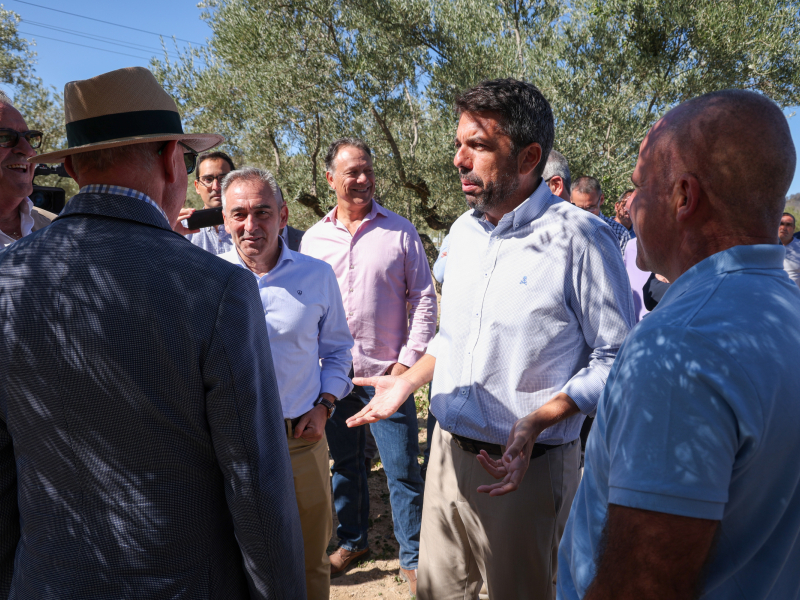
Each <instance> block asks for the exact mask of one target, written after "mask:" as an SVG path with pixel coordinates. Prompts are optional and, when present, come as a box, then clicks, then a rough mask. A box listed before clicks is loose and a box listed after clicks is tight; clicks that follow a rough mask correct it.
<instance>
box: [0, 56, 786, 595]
mask: <svg viewBox="0 0 800 600" xmlns="http://www.w3.org/2000/svg"><path fill="white" fill-rule="evenodd" d="M64 103H65V122H66V129H67V137H68V142H69V144H68V146H69V147H68V148H67V149H65V150H60V151H56V152H49V153H46V154H42V155H38V156H37V155H36V149H37V148H38V147H39V146H40V144H41V140H42V134H41V132H37V131H29V130H28V129H27V125H26V123H25V120H24V118H23V116H22V115H21V114H20V113H19V112H18V111H17V110H16V109H15V108H14V107H13V105H12V104H11V102H10V101H9V100H8V99H7V98H0V234H1V235H0V240H1V241H2V242H3V245H4V246H5V249H4V250H2V251H0V314H2V327H3V336H2V338H0V364H2V365H3V370H2V372H0V597H3V598H5V597H11V598H19V599H34V598H35V599H49V598H87V599H91V598H122V597H126V598H127V597H141V598H187V599H188V598H209V599H210V598H220V599H222V598H265V599H266V598H290V599H295V598H298V599H299V598H310V599H314V600H316V599H323V598H328V597H329V595H330V580H331V578H332V577H336V576H339V575H342V574H343V573H345V572H346V571H347V569H349V568H351V567H352V566H353V565H354V564H357V563H358V561H359V560H362V559H363V558H365V557H366V556H367V553H368V552H369V543H368V542H369V526H370V521H369V491H368V486H367V465H368V456H367V454H366V452H367V438H368V433H367V429H366V427H365V425H367V424H368V425H370V430H371V432H372V435H374V440H375V443H376V444H377V447H378V450H379V451H380V456H381V461H382V463H383V467H384V470H385V473H386V476H387V483H388V487H389V495H390V503H391V508H392V519H393V524H394V533H395V537H396V538H397V541H398V542H399V545H400V573H399V575H400V576H402V577H403V578H404V579H405V580H406V581H407V582H408V587H409V592H410V593H411V594H416V595H417V597H419V598H421V599H423V600H449V599H456V598H458V599H463V598H469V599H477V598H486V597H488V598H492V599H494V600H498V599H515V598H519V599H523V598H524V599H547V600H549V599H552V598H555V597H558V598H563V599H564V600H572V599H577V598H587V599H589V600H598V599H604V598H616V599H628V598H630V599H633V598H636V599H641V598H658V599H670V598H695V597H703V598H720V599H721V598H734V597H741V598H748V599H761V598H764V599H766V598H775V599H778V598H780V599H783V598H795V597H798V596H799V595H800V572H798V570H797V569H796V568H794V566H793V565H796V564H797V563H798V560H800V542H799V541H798V540H799V539H800V472H798V470H797V469H793V468H792V464H793V463H792V461H793V459H794V457H795V456H796V455H797V454H798V453H799V452H800V438H798V436H796V435H794V431H793V426H794V423H795V422H797V419H798V417H800V402H798V399H800V398H798V390H800V370H798V369H797V368H796V367H797V358H798V356H800V288H799V287H798V286H800V250H798V244H800V241H798V240H797V238H796V237H795V236H796V234H795V219H794V217H793V216H792V215H791V214H789V213H786V212H783V211H784V203H785V200H784V199H785V194H786V191H787V189H788V187H789V184H790V183H791V180H792V177H793V175H794V169H795V163H796V154H795V148H794V145H793V143H792V140H791V136H790V135H789V130H788V126H787V123H786V119H785V117H784V116H783V114H782V112H781V111H780V109H779V108H778V107H777V106H776V105H775V104H774V103H773V102H772V101H770V100H769V99H768V98H766V97H764V96H763V95H760V94H757V93H754V92H747V91H741V90H725V91H720V92H714V93H711V94H707V95H704V96H701V97H698V98H695V99H693V100H690V101H688V102H686V103H684V104H681V105H680V106H678V107H676V108H675V109H673V110H671V111H670V112H668V113H667V114H666V115H665V116H664V117H662V118H661V119H660V120H659V121H658V122H657V123H656V124H655V125H654V126H653V128H652V129H651V130H650V131H649V132H648V134H647V136H646V138H645V139H644V141H643V142H642V145H641V148H640V153H639V158H638V161H637V164H636V168H635V170H634V172H633V175H632V178H631V180H632V183H633V186H634V187H633V189H631V190H628V191H626V192H625V193H624V194H622V196H621V197H620V198H619V199H618V200H617V201H616V202H615V204H614V212H615V216H614V217H607V216H605V215H603V214H602V213H601V212H600V207H601V206H602V205H603V203H604V200H605V197H604V194H603V191H602V188H601V185H600V182H599V180H598V179H597V178H595V177H591V176H582V177H579V178H577V179H575V180H574V181H573V180H572V177H571V174H570V170H569V166H568V162H567V160H566V158H565V157H564V156H563V155H561V154H560V153H558V152H557V151H555V150H553V146H554V143H555V139H554V136H555V130H554V123H553V115H552V111H551V109H550V105H549V103H548V102H547V100H546V99H545V98H544V96H543V95H542V94H541V92H540V91H539V90H538V89H537V88H536V87H534V86H533V85H531V84H529V83H525V82H521V81H517V80H513V79H502V80H492V81H486V82H482V83H480V84H478V85H476V86H474V87H472V88H470V89H467V90H465V91H463V92H462V93H461V94H460V95H459V96H458V98H457V100H456V103H455V109H456V112H457V114H458V117H459V121H458V128H457V131H456V135H455V149H454V159H453V162H454V166H455V168H456V170H457V173H458V177H459V179H460V182H461V187H462V191H463V193H464V196H465V198H466V201H467V204H468V206H469V210H467V211H466V212H465V213H464V214H463V215H461V217H460V218H459V219H458V220H457V221H456V222H455V223H454V224H453V226H452V228H451V230H450V232H449V234H448V236H447V238H445V240H444V242H443V244H442V248H441V251H440V257H439V260H437V261H436V264H435V265H434V267H433V275H434V276H435V277H436V279H437V280H438V281H440V282H442V283H443V286H442V296H441V303H440V309H441V317H440V320H439V326H438V330H437V315H438V311H439V308H438V307H437V299H436V294H435V291H434V286H433V279H432V274H431V269H430V268H429V265H428V262H427V258H426V255H425V251H424V249H423V246H422V243H421V241H420V238H419V235H418V234H417V232H416V230H415V228H414V226H413V225H412V224H411V223H410V222H409V221H408V220H407V219H404V218H403V217H401V216H399V215H397V214H395V213H393V212H392V211H390V210H388V209H386V208H385V207H383V206H382V205H381V204H380V203H379V202H378V201H376V199H375V195H376V190H375V175H374V171H373V157H372V152H371V150H370V148H369V146H368V145H367V144H366V143H365V142H364V141H363V140H361V139H358V138H353V137H342V138H340V139H337V140H336V141H335V142H333V143H332V144H331V146H330V147H329V149H328V152H327V154H326V156H325V167H326V178H327V181H328V184H329V186H330V188H331V190H332V193H333V194H334V195H335V197H336V206H335V207H334V208H333V209H332V210H331V211H330V212H329V213H328V214H327V215H326V216H325V217H323V218H322V219H321V220H320V221H319V222H318V223H316V224H315V225H314V226H313V227H311V228H310V229H309V230H308V231H306V232H302V231H298V230H296V229H293V228H291V227H290V226H289V225H288V221H289V207H288V205H287V202H286V199H285V198H284V196H283V192H282V190H281V187H280V185H279V183H278V181H277V180H276V179H275V177H274V176H273V175H272V174H271V173H269V172H268V171H265V170H263V169H259V168H255V167H247V166H245V167H240V168H236V166H235V165H234V162H233V160H231V158H230V157H229V156H228V155H226V154H225V153H223V152H219V151H210V150H211V149H212V148H213V147H215V146H216V145H218V144H219V143H221V142H222V141H223V139H222V137H221V136H219V135H216V134H201V133H197V134H187V133H184V132H183V129H182V126H181V121H180V116H179V113H178V111H177V107H176V105H175V102H174V101H173V100H172V99H171V98H170V97H169V95H168V94H167V93H166V92H165V91H164V90H163V88H161V86H160V85H159V84H158V83H157V81H156V80H155V78H154V77H153V75H152V74H151V73H150V72H149V71H147V70H146V69H143V68H130V69H121V70H118V71H113V72H110V73H106V74H103V75H100V76H98V77H95V78H92V79H88V80H83V81H76V82H71V83H69V84H67V86H66V88H65V93H64ZM62 161H63V162H64V165H65V168H66V170H67V172H68V173H69V174H70V176H71V177H73V178H74V179H75V180H76V181H77V183H78V185H79V186H80V191H79V193H78V194H77V195H76V196H74V197H73V198H72V199H71V200H70V201H69V203H68V204H67V206H66V208H65V209H64V210H63V211H62V213H61V214H60V215H58V216H56V215H53V214H50V213H46V212H44V211H41V210H39V209H38V208H36V207H35V206H33V205H32V203H31V201H30V200H29V198H28V196H29V195H30V194H31V182H32V175H33V171H32V169H33V165H34V163H36V162H62ZM193 172H194V173H195V181H194V186H195V190H196V191H197V192H198V194H199V195H200V197H201V199H202V201H203V204H204V208H205V209H209V210H211V211H212V212H214V211H218V212H221V219H222V223H218V224H216V225H212V226H209V227H205V228H201V229H189V228H188V227H189V224H190V222H191V217H192V216H193V214H194V213H195V211H194V210H193V209H187V208H184V203H185V200H186V189H187V184H188V181H187V179H188V176H189V174H191V173H193ZM656 306H657V309H656V310H653V309H655V308H656ZM651 311H652V312H651ZM428 383H431V387H430V397H431V405H430V413H431V418H430V420H429V436H428V452H429V453H428V452H426V457H425V465H424V468H421V467H420V465H419V463H418V460H417V456H418V454H419V446H418V441H417V439H418V438H417V416H416V407H415V403H414V392H415V391H416V390H417V389H419V388H420V387H422V386H424V385H426V384H428ZM592 418H595V420H594V424H593V426H591V428H592V432H591V434H588V433H589V426H590V425H591V423H592V421H591V419H592ZM582 446H585V452H582ZM329 456H330V459H332V467H331V466H329V465H330V462H329V460H330V459H329ZM331 499H332V505H331ZM333 510H335V511H336V515H337V518H338V523H339V524H338V528H337V530H336V537H337V538H338V544H337V548H336V549H335V550H334V551H333V552H332V553H331V554H330V555H329V554H328V552H327V545H328V542H329V540H330V538H331V535H332V533H333V532H332V524H333V519H332V511H333Z"/></svg>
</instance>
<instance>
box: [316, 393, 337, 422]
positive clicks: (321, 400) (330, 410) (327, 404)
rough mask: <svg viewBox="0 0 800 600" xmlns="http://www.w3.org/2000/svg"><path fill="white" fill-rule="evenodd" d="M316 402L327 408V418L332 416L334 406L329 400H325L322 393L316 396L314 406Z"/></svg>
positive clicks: (334, 410)
mask: <svg viewBox="0 0 800 600" xmlns="http://www.w3.org/2000/svg"><path fill="white" fill-rule="evenodd" d="M317 404H322V406H324V407H325V408H327V409H328V418H329V419H330V418H331V417H332V416H333V413H335V412H336V407H335V406H334V405H333V402H331V401H330V400H327V399H326V398H325V396H323V395H322V394H320V395H319V396H317V399H316V400H314V406H316V405H317Z"/></svg>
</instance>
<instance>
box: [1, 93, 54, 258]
mask: <svg viewBox="0 0 800 600" xmlns="http://www.w3.org/2000/svg"><path fill="white" fill-rule="evenodd" d="M41 144H42V132H41V131H29V130H28V126H27V125H26V124H25V119H23V118H22V115H21V114H20V113H19V111H18V110H17V109H16V108H14V107H13V106H12V105H11V102H10V101H9V100H8V98H7V97H6V96H5V94H2V93H0V244H2V245H3V247H5V246H8V245H9V244H13V243H14V242H16V241H17V240H18V239H20V238H22V237H25V236H26V235H30V234H31V233H32V232H34V231H37V230H39V229H41V228H42V227H45V226H46V225H49V224H50V221H52V220H53V219H55V218H56V215H54V214H53V213H51V212H47V211H46V210H41V209H39V208H36V207H35V206H34V205H33V202H31V200H30V198H28V196H29V195H30V194H31V193H32V192H33V169H34V167H35V166H36V165H34V164H30V163H28V161H27V159H28V158H29V157H31V156H35V155H36V151H35V150H34V149H35V148H38V147H39V146H41Z"/></svg>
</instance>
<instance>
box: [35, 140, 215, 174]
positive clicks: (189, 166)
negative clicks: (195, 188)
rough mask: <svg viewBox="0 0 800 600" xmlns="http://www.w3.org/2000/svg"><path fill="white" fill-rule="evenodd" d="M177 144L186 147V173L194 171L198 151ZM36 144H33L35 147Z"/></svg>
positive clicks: (159, 150) (159, 151)
mask: <svg viewBox="0 0 800 600" xmlns="http://www.w3.org/2000/svg"><path fill="white" fill-rule="evenodd" d="M167 144H169V142H164V145H163V146H161V148H159V149H158V155H159V156H161V153H162V152H163V151H164V148H166V147H167ZM178 144H179V145H181V146H183V147H184V148H185V149H186V152H184V153H183V163H184V164H185V165H186V174H187V175H188V174H189V173H192V172H194V168H195V167H196V166H197V155H198V154H199V153H198V152H195V151H194V150H192V149H191V148H189V146H187V145H186V144H184V143H183V142H178ZM35 147H36V146H34V148H35Z"/></svg>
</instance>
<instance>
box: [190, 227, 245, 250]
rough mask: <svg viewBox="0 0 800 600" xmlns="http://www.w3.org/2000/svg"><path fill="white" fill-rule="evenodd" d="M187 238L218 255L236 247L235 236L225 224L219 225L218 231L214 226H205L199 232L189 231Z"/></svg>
mask: <svg viewBox="0 0 800 600" xmlns="http://www.w3.org/2000/svg"><path fill="white" fill-rule="evenodd" d="M186 239H187V240H189V241H190V242H192V243H193V244H194V245H195V246H199V247H200V248H202V249H203V250H205V251H207V252H211V254H215V255H217V256H219V255H220V254H224V253H225V252H230V251H231V250H233V249H234V246H233V238H231V234H230V233H228V230H227V229H225V225H219V226H218V229H217V230H216V231H215V230H214V228H213V227H203V229H201V230H200V231H198V232H197V233H187V234H186Z"/></svg>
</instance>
